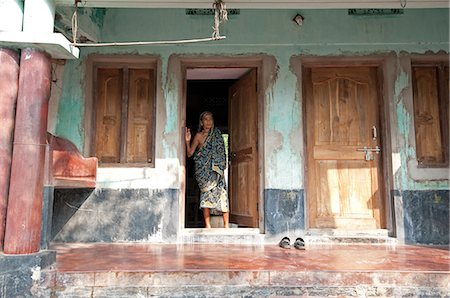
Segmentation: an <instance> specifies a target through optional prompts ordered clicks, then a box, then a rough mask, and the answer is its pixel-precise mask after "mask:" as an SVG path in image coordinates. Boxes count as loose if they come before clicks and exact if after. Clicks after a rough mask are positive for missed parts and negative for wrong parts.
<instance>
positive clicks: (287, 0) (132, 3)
mask: <svg viewBox="0 0 450 298" xmlns="http://www.w3.org/2000/svg"><path fill="white" fill-rule="evenodd" d="M55 2H56V5H57V6H73V5H74V0H56V1H55ZM213 2H214V1H213V0H197V1H182V0H181V1H180V0H179V1H175V0H165V1H164V0H163V1H161V0H83V1H82V2H81V4H80V5H79V6H80V7H81V6H83V7H99V8H100V7H105V8H106V7H110V8H114V7H116V8H211V7H212V3H213ZM224 2H225V4H226V5H227V8H254V9H348V8H402V3H403V4H406V6H405V8H448V7H450V4H449V1H448V0H375V1H372V0H346V1H339V0H284V1H265V0H244V1H241V0H228V1H224Z"/></svg>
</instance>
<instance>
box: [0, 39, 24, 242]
mask: <svg viewBox="0 0 450 298" xmlns="http://www.w3.org/2000/svg"><path fill="white" fill-rule="evenodd" d="M18 88H19V55H18V53H17V52H16V51H13V50H10V49H1V48H0V122H1V123H2V127H1V129H0V251H2V250H3V240H4V236H5V224H6V207H7V205H8V191H9V178H10V173H11V161H12V148H13V147H12V142H13V132H14V117H15V111H16V109H15V107H16V100H17V90H18Z"/></svg>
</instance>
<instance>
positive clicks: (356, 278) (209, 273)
mask: <svg viewBox="0 0 450 298" xmlns="http://www.w3.org/2000/svg"><path fill="white" fill-rule="evenodd" d="M43 275H44V276H45V277H44V278H43V279H41V281H42V283H41V284H40V285H39V287H37V288H36V289H35V292H36V294H38V297H70V298H74V297H95V298H97V297H109V298H114V297H121V298H123V297H154V296H158V297H220V296H224V297H269V296H271V297H272V296H295V297H298V296H318V297H325V296H327V297H367V296H370V297H373V296H377V297H403V296H409V297H422V296H423V297H446V295H448V294H449V292H448V289H446V287H445V286H444V285H445V282H446V281H447V280H448V274H445V273H440V274H439V273H429V272H403V273H400V272H386V271H384V272H383V271H382V272H362V271H300V272H291V271H260V270H250V271H241V270H226V271H224V270H196V271H175V272H174V271H165V272H164V271H163V272H161V271H160V272H56V271H53V272H49V271H47V272H45V273H44V274H43ZM437 285H438V286H437Z"/></svg>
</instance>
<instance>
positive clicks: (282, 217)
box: [264, 189, 305, 239]
mask: <svg viewBox="0 0 450 298" xmlns="http://www.w3.org/2000/svg"><path fill="white" fill-rule="evenodd" d="M264 210H265V229H266V235H267V236H268V237H273V236H275V237H279V236H280V235H284V236H285V235H289V236H291V235H292V236H294V235H297V236H299V235H301V234H303V231H304V229H305V204H304V191H303V189H298V190H294V189H292V190H286V189H266V190H264ZM280 239H281V238H280Z"/></svg>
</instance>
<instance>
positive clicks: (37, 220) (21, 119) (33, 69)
mask: <svg viewBox="0 0 450 298" xmlns="http://www.w3.org/2000/svg"><path fill="white" fill-rule="evenodd" d="M50 86H51V60H50V56H49V55H48V54H46V53H44V52H41V51H39V50H35V49H30V48H27V49H24V50H22V53H21V58H20V73H19V91H18V97H17V112H16V125H15V130H14V145H13V158H12V167H11V182H10V188H9V199H8V200H9V201H8V208H7V217H6V231H5V244H4V252H5V253H6V254H30V253H34V252H38V251H39V248H40V239H41V224H42V191H43V186H44V160H45V140H46V133H47V116H48V115H47V114H48V100H49V98H50Z"/></svg>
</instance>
